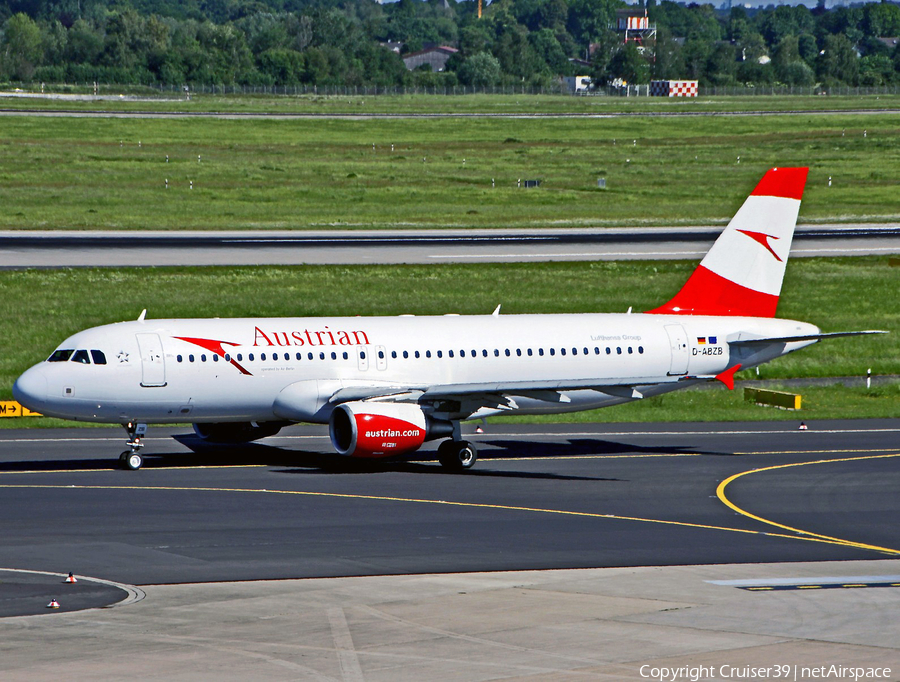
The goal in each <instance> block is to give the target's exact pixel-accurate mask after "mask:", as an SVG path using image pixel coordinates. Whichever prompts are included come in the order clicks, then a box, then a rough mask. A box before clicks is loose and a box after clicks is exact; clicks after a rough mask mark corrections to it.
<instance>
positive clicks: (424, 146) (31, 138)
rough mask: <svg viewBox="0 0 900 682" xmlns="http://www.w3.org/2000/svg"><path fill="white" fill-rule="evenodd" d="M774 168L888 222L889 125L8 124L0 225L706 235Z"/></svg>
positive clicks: (836, 119)
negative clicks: (665, 229)
mask: <svg viewBox="0 0 900 682" xmlns="http://www.w3.org/2000/svg"><path fill="white" fill-rule="evenodd" d="M249 99H251V100H252V98H249ZM425 99H428V101H431V100H437V101H439V102H441V103H444V104H446V100H445V99H444V98H441V97H437V98H430V99H429V98H425ZM592 99H597V98H592ZM759 99H760V100H764V99H766V98H759ZM808 99H809V100H812V101H815V102H818V101H819V100H822V99H827V98H808ZM565 101H566V102H578V101H580V100H579V99H577V98H565ZM754 101H756V100H755V99H754ZM806 101H807V100H806V99H803V100H802V102H804V103H805V102H806ZM4 104H5V103H4ZM248 106H249V105H248ZM648 106H649V105H648ZM670 106H678V105H670ZM684 106H694V103H691V104H690V105H684ZM373 144H374V145H375V146H374V148H373ZM392 145H393V151H392ZM167 156H168V162H167V161H166V158H167ZM738 157H740V163H738ZM198 158H199V161H198ZM787 165H808V166H810V167H811V172H810V176H809V183H808V185H807V190H806V194H805V196H804V203H803V207H802V208H801V213H800V220H801V221H805V222H817V221H818V222H824V221H829V222H832V221H836V222H840V221H868V222H886V221H895V220H900V202H898V193H897V178H898V177H900V117H898V116H897V115H896V114H851V113H841V114H829V115H818V114H802V115H792V116H787V115H784V116H782V115H775V116H764V117H754V116H737V117H718V116H715V117H679V118H657V117H618V118H525V119H515V118H439V119H391V118H386V119H385V118H379V119H372V120H346V119H340V120H336V119H327V118H323V119H299V120H296V119H295V120H247V119H220V118H213V119H211V118H200V119H196V118H191V119H115V118H101V119H97V118H83V119H82V118H60V117H38V116H24V117H6V118H4V119H3V128H2V132H0V199H2V202H3V209H4V210H3V211H2V212H0V229H113V228H119V229H167V230H178V229H185V228H192V229H249V228H257V229H273V228H278V229H309V228H349V229H352V228H386V227H397V226H408V227H434V228H442V227H462V228H467V227H553V226H600V227H602V226H616V225H656V224H715V223H722V222H724V221H726V220H727V219H728V218H730V216H731V215H732V214H733V212H734V211H735V210H736V208H737V207H738V206H739V205H740V204H741V202H742V201H743V199H744V197H745V196H746V194H747V193H748V192H749V191H750V190H751V189H752V188H753V187H754V185H755V183H756V182H757V180H758V179H759V178H760V177H761V176H762V174H763V173H764V172H765V170H766V169H768V168H770V167H772V166H787ZM600 177H603V178H606V181H607V187H608V189H606V190H600V189H598V188H597V179H598V178H600ZM829 177H831V178H832V186H831V187H828V179H829ZM167 179H168V181H169V184H168V189H167V188H166V180H167ZM519 179H523V180H524V179H541V180H542V184H541V186H540V187H539V188H536V189H527V190H526V189H517V187H516V185H517V180H519ZM191 182H193V189H190V183H191Z"/></svg>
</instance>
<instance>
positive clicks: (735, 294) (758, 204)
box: [648, 168, 809, 317]
mask: <svg viewBox="0 0 900 682" xmlns="http://www.w3.org/2000/svg"><path fill="white" fill-rule="evenodd" d="M808 172H809V169H808V168H773V169H772V170H770V171H769V172H767V173H766V174H765V175H764V176H763V179H762V180H760V181H759V184H758V185H757V186H756V189H755V190H753V192H752V193H751V194H750V196H749V197H747V200H746V201H745V202H744V205H743V206H741V208H740V210H739V211H738V212H737V213H736V214H735V216H734V218H732V219H731V222H730V223H728V227H726V228H725V230H724V231H723V232H722V234H720V235H719V238H718V239H717V240H716V242H715V244H713V245H712V248H710V250H709V252H708V253H707V254H706V256H705V257H704V258H703V260H702V261H701V262H700V265H698V266H697V269H696V270H694V273H693V274H692V275H691V276H690V278H689V279H688V281H687V282H686V283H685V285H684V286H683V287H682V288H681V291H679V292H678V293H677V294H675V297H674V298H673V299H672V300H671V301H669V302H668V303H666V304H665V305H663V306H660V307H659V308H656V309H654V310H650V311H648V312H651V313H656V314H660V315H737V316H746V317H775V310H776V308H777V307H778V297H779V296H780V295H781V283H782V281H783V280H784V268H785V265H786V264H787V259H788V254H789V253H790V250H791V240H792V238H793V236H794V227H795V225H796V224H797V214H798V212H799V211H800V199H801V197H802V196H803V188H804V186H805V185H806V175H807V173H808Z"/></svg>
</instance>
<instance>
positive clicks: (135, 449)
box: [119, 422, 147, 471]
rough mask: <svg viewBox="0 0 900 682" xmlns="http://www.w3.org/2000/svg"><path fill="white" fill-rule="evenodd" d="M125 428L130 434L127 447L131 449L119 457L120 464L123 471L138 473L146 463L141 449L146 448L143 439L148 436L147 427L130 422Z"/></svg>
mask: <svg viewBox="0 0 900 682" xmlns="http://www.w3.org/2000/svg"><path fill="white" fill-rule="evenodd" d="M124 426H125V430H126V431H127V432H128V443H126V445H128V447H129V448H131V449H130V450H126V451H125V452H123V453H122V454H121V455H119V464H121V465H122V468H123V469H128V470H129V471H137V470H138V469H140V468H141V465H142V464H143V463H144V458H143V457H141V455H140V449H141V448H142V447H144V444H143V443H142V442H141V439H142V438H143V437H144V436H146V435H147V425H146V424H135V423H134V422H128V423H127V424H125V425H124Z"/></svg>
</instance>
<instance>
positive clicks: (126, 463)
mask: <svg viewBox="0 0 900 682" xmlns="http://www.w3.org/2000/svg"><path fill="white" fill-rule="evenodd" d="M143 463H144V458H143V457H141V455H140V453H138V452H132V451H131V450H126V451H125V452H123V453H122V454H121V455H119V464H121V465H122V468H123V469H128V470H129V471H137V470H138V469H140V468H141V465H142V464H143Z"/></svg>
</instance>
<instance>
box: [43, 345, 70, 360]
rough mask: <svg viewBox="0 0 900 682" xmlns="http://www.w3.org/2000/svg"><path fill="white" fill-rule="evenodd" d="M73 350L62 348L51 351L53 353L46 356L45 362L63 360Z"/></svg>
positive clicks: (68, 356)
mask: <svg viewBox="0 0 900 682" xmlns="http://www.w3.org/2000/svg"><path fill="white" fill-rule="evenodd" d="M74 352H75V351H73V350H69V349H65V350H64V349H62V348H60V349H59V350H55V351H53V355H51V356H50V357H49V358H47V362H65V361H66V360H68V359H69V358H70V357H72V353H74Z"/></svg>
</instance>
